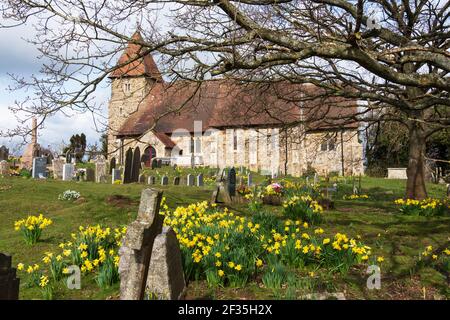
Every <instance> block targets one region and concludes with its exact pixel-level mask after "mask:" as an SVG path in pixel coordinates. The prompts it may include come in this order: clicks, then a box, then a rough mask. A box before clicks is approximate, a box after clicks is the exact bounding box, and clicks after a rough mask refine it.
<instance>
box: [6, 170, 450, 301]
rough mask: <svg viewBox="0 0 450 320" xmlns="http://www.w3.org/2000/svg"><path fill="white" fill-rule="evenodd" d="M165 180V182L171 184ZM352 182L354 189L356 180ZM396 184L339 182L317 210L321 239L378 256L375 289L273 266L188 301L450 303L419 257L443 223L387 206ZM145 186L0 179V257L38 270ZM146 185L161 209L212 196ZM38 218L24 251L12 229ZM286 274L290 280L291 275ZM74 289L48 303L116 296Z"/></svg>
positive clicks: (437, 243) (438, 240)
mask: <svg viewBox="0 0 450 320" xmlns="http://www.w3.org/2000/svg"><path fill="white" fill-rule="evenodd" d="M156 170H158V169H156ZM159 170H162V169H159ZM205 173H206V172H205ZM149 175H150V174H149ZM183 175H184V172H183ZM253 180H254V181H255V182H257V183H259V182H262V181H263V180H264V177H262V176H259V175H255V177H254V179H253ZM287 180H290V181H296V180H298V179H295V178H288V179H287ZM169 181H170V184H171V183H172V179H170V180H169ZM322 183H323V182H322ZM355 183H356V184H357V181H356V182H355ZM404 183H405V182H404V181H399V180H386V179H377V178H367V177H363V178H362V190H361V193H362V194H367V195H369V198H368V199H355V200H343V196H344V195H350V194H351V193H352V181H351V179H347V184H345V185H342V184H339V187H338V192H337V193H333V194H331V195H332V199H333V200H334V201H335V204H336V209H333V210H325V211H324V213H323V216H324V220H323V222H322V223H321V224H320V227H321V228H323V229H324V230H325V234H324V236H330V235H334V234H336V233H337V232H342V233H346V234H347V235H349V236H351V237H356V238H357V237H358V236H361V237H362V239H363V240H364V243H365V244H367V245H368V246H370V247H371V248H372V251H373V255H374V256H382V257H383V258H384V261H383V262H382V263H381V272H382V280H381V290H368V289H367V288H366V279H367V276H366V275H365V269H363V268H362V267H355V268H352V269H351V270H350V271H349V272H347V273H343V274H340V273H339V274H333V273H330V272H324V271H323V270H321V269H318V270H308V272H306V271H305V270H297V271H296V270H293V272H289V273H288V275H289V276H288V277H286V276H284V272H283V270H282V269H283V268H282V267H277V268H280V272H279V275H275V276H272V275H265V274H264V273H262V274H261V275H258V276H257V277H256V279H252V280H251V281H249V282H248V283H247V284H246V285H245V286H244V287H243V288H233V287H225V288H222V287H218V288H209V287H208V284H207V282H206V280H200V281H191V282H190V283H189V286H188V298H199V297H201V298H215V299H227V298H230V299H236V298H247V299H248V298H254V299H262V298H276V299H278V298H282V299H283V298H284V299H289V298H301V297H302V296H304V295H305V294H310V293H317V292H323V291H329V292H344V293H345V296H346V297H347V298H359V299H374V298H385V299H396V298H397V299H405V298H417V299H421V298H423V297H425V298H445V297H446V298H450V292H449V289H448V288H449V287H448V282H447V281H448V280H447V278H446V277H448V276H449V275H448V270H447V271H445V268H442V267H441V265H442V264H439V266H437V263H434V262H433V261H430V263H428V262H426V260H427V259H428V258H429V259H430V260H432V259H433V258H432V255H431V254H430V255H429V257H423V256H421V254H422V253H423V252H424V251H426V250H427V249H426V248H427V247H428V246H432V248H433V251H434V250H436V249H440V250H441V251H442V250H444V249H445V248H448V247H450V245H449V237H450V227H449V226H450V217H449V216H443V217H423V216H407V215H403V214H401V213H400V212H399V210H398V207H397V206H396V205H395V203H394V201H395V199H398V198H401V197H402V196H403V189H404ZM331 184H332V181H331V182H330V185H331ZM145 187H148V186H146V185H142V184H141V185H140V184H126V185H112V184H98V183H90V182H62V181H54V180H47V181H40V180H32V179H26V178H21V177H11V178H0V221H1V224H0V252H7V253H10V254H12V256H13V265H15V266H16V265H17V264H18V263H24V264H25V265H30V264H34V263H39V264H40V265H41V267H44V263H43V262H42V257H43V256H44V253H45V252H48V251H56V250H58V245H59V243H61V242H64V241H68V240H70V234H71V233H73V232H76V231H77V230H78V227H79V226H87V225H97V224H100V225H102V226H103V227H111V228H114V227H119V226H123V225H127V224H128V223H130V222H131V221H133V220H134V219H135V218H136V213H137V208H138V204H139V198H140V194H141V190H142V189H143V188H145ZM151 187H156V188H158V189H161V190H163V191H164V196H165V197H166V200H167V204H168V206H169V207H170V208H171V209H172V210H173V209H175V208H176V207H178V206H185V205H188V204H191V203H197V202H199V201H204V200H207V201H209V200H210V197H211V193H212V190H213V187H212V186H211V185H210V186H205V187H202V188H199V187H189V188H186V187H185V186H172V185H169V186H160V185H159V184H157V185H155V186H151ZM427 187H428V190H429V194H430V197H435V198H442V196H443V195H444V194H445V190H444V189H445V187H444V186H442V185H431V184H430V185H428V186H427ZM69 189H70V190H76V191H77V192H79V193H80V194H81V197H80V198H79V199H78V200H75V201H73V202H66V201H59V200H58V195H59V194H61V193H62V192H64V191H65V190H69ZM114 195H121V196H123V197H114ZM282 209H283V207H282V206H279V207H277V206H263V210H266V211H268V218H267V219H272V218H273V216H275V217H277V219H281V220H283V219H285V218H284V216H283V212H282ZM229 210H231V211H232V212H234V213H236V214H237V215H241V216H244V217H249V218H250V217H251V215H252V214H251V213H250V212H249V210H248V207H247V205H246V204H235V205H232V206H231V207H229ZM40 213H42V214H43V215H44V216H45V217H48V218H50V219H52V221H53V224H52V225H51V226H49V227H48V228H47V229H46V230H45V232H44V233H43V234H42V237H41V239H40V240H39V241H38V242H37V243H36V244H35V245H33V246H32V247H30V246H26V245H24V242H23V239H22V236H21V234H20V233H18V232H16V231H14V222H15V221H17V220H20V219H23V218H26V217H27V216H28V215H38V214H40ZM419 257H422V260H420V261H419ZM289 271H292V270H289ZM446 272H447V273H446ZM292 274H293V275H298V276H297V277H294V276H293V275H292ZM50 276H51V275H50ZM19 277H20V278H21V288H20V298H21V299H42V293H41V290H40V289H39V288H38V287H33V288H28V287H27V285H26V284H27V282H28V281H29V279H28V275H27V274H26V272H19ZM278 277H279V278H281V279H282V281H283V282H284V283H283V285H282V289H280V288H278V287H279V285H278V282H279V281H280V279H279V278H278ZM264 284H266V285H264ZM81 286H82V289H81V290H68V289H67V288H65V285H64V284H61V283H58V284H57V287H56V288H55V291H54V295H53V298H54V299H107V298H112V299H117V298H118V291H119V289H118V284H115V285H113V286H112V287H106V288H102V289H100V288H99V286H98V285H97V283H96V281H95V279H94V275H93V274H89V275H87V276H84V275H83V276H82V284H81ZM267 286H271V287H274V288H268V287H267Z"/></svg>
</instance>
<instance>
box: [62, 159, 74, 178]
mask: <svg viewBox="0 0 450 320" xmlns="http://www.w3.org/2000/svg"><path fill="white" fill-rule="evenodd" d="M74 171H75V165H73V164H72V163H66V164H64V165H63V177H62V179H63V180H64V181H70V180H72V178H73V173H74Z"/></svg>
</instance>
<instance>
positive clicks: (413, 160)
mask: <svg viewBox="0 0 450 320" xmlns="http://www.w3.org/2000/svg"><path fill="white" fill-rule="evenodd" d="M425 140H426V135H425V131H424V129H423V125H422V124H421V123H420V122H418V121H417V122H416V121H415V122H413V123H412V124H411V126H410V129H409V162H408V169H407V171H406V173H407V176H408V180H407V182H406V197H407V198H409V199H419V200H420V199H425V198H426V197H427V190H426V186H425V151H426V146H425Z"/></svg>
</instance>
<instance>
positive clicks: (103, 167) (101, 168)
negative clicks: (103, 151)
mask: <svg viewBox="0 0 450 320" xmlns="http://www.w3.org/2000/svg"><path fill="white" fill-rule="evenodd" d="M107 171H108V170H107V163H106V161H105V160H104V159H103V158H99V159H98V160H97V161H96V162H95V181H96V182H100V180H101V179H102V177H103V176H106V175H107Z"/></svg>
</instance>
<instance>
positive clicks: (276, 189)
mask: <svg viewBox="0 0 450 320" xmlns="http://www.w3.org/2000/svg"><path fill="white" fill-rule="evenodd" d="M264 195H266V196H282V195H283V186H282V185H281V184H279V183H271V184H269V185H268V186H267V187H266V188H265V190H264Z"/></svg>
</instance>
